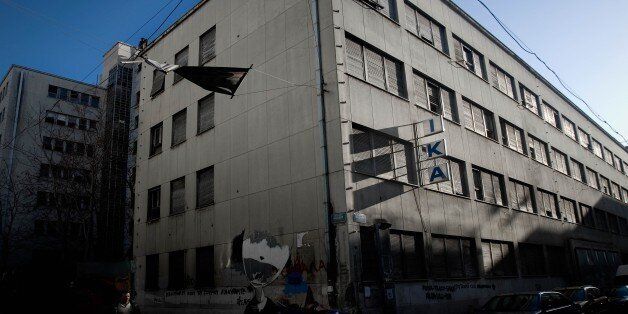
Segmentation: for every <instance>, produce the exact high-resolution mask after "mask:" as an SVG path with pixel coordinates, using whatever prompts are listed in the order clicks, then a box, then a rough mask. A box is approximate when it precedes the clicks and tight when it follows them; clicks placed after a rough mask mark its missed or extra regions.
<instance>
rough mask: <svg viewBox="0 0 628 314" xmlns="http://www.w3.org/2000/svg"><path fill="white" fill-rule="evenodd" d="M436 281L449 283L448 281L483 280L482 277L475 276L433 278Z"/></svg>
mask: <svg viewBox="0 0 628 314" xmlns="http://www.w3.org/2000/svg"><path fill="white" fill-rule="evenodd" d="M431 279H433V280H434V281H448V280H478V279H481V277H480V276H474V277H437V278H431Z"/></svg>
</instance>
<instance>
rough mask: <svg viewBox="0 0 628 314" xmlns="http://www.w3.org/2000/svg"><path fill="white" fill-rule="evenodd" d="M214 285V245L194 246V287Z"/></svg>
mask: <svg viewBox="0 0 628 314" xmlns="http://www.w3.org/2000/svg"><path fill="white" fill-rule="evenodd" d="M213 286H214V247H213V246H204V247H199V248H196V287H197V288H206V287H213Z"/></svg>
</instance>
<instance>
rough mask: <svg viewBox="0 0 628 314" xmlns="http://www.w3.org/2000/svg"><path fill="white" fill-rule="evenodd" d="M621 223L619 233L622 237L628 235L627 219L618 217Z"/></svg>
mask: <svg viewBox="0 0 628 314" xmlns="http://www.w3.org/2000/svg"><path fill="white" fill-rule="evenodd" d="M617 220H618V223H619V233H620V234H622V235H628V221H627V220H626V218H623V217H617Z"/></svg>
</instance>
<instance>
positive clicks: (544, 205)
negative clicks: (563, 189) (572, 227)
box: [539, 189, 561, 219]
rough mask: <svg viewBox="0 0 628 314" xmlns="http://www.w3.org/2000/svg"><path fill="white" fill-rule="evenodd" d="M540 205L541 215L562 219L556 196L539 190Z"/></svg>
mask: <svg viewBox="0 0 628 314" xmlns="http://www.w3.org/2000/svg"><path fill="white" fill-rule="evenodd" d="M539 201H540V202H539V205H540V207H541V208H540V212H541V214H543V215H545V216H547V217H552V218H558V219H560V218H561V217H560V212H559V211H558V210H556V202H557V200H556V194H554V193H551V192H547V191H543V190H540V189H539Z"/></svg>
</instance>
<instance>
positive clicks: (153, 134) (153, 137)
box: [150, 122, 163, 156]
mask: <svg viewBox="0 0 628 314" xmlns="http://www.w3.org/2000/svg"><path fill="white" fill-rule="evenodd" d="M162 131H163V125H162V123H161V122H159V123H158V124H157V125H155V126H154V127H152V128H150V156H153V155H156V154H159V153H161V140H162V139H161V138H162Z"/></svg>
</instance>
